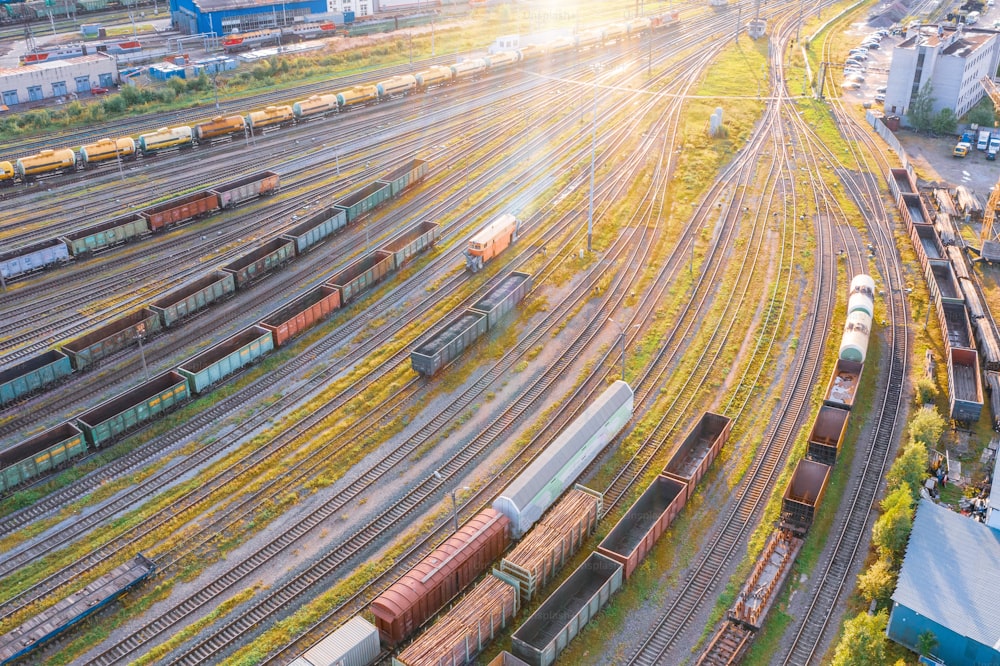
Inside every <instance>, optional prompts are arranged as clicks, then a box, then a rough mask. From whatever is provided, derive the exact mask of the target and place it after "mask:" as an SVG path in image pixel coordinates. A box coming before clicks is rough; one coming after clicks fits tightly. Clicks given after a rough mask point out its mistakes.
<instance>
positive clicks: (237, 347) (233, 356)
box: [177, 326, 274, 395]
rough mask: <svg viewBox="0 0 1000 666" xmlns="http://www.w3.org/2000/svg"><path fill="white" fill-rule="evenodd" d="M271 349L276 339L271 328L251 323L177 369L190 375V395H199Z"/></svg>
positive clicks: (186, 375)
mask: <svg viewBox="0 0 1000 666" xmlns="http://www.w3.org/2000/svg"><path fill="white" fill-rule="evenodd" d="M272 349H274V338H273V337H272V336H271V331H269V330H268V329H266V328H263V327H261V326H251V327H250V328H248V329H246V330H243V331H240V332H239V333H237V334H236V335H234V336H232V337H230V338H227V339H226V340H223V341H222V342H220V343H218V344H216V345H214V346H212V347H210V348H208V349H207V350H205V351H203V352H202V353H200V354H198V355H197V356H194V357H192V358H189V359H188V360H186V361H184V362H183V363H181V364H180V365H179V366H177V372H178V373H180V374H181V375H183V376H184V377H186V378H187V382H188V391H189V392H190V393H191V395H198V394H199V393H204V392H205V391H207V390H208V389H209V388H211V387H212V386H213V385H215V384H218V383H219V382H221V381H222V380H224V379H225V378H227V377H229V376H230V375H232V374H235V373H237V372H239V371H240V370H242V369H243V368H244V367H246V366H248V365H251V364H253V363H256V362H257V361H259V360H260V359H261V358H262V357H264V356H265V355H266V354H267V353H268V352H270V351H271V350H272Z"/></svg>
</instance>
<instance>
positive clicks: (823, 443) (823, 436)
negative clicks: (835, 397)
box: [806, 405, 851, 466]
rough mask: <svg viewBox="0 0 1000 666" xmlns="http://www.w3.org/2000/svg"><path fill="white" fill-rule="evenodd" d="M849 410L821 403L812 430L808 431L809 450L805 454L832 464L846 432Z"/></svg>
mask: <svg viewBox="0 0 1000 666" xmlns="http://www.w3.org/2000/svg"><path fill="white" fill-rule="evenodd" d="M850 415H851V412H850V411H849V410H846V409H844V408H842V407H830V406H829V405H823V406H822V407H820V408H819V414H817V415H816V422H815V423H813V428H812V432H810V433H809V450H808V451H807V453H806V455H807V456H808V457H809V459H810V460H815V461H816V462H819V463H823V464H824V465H830V466H833V464H834V463H835V462H837V457H838V456H839V455H840V447H841V446H843V444H844V437H845V436H846V434H847V418H848V417H849V416H850Z"/></svg>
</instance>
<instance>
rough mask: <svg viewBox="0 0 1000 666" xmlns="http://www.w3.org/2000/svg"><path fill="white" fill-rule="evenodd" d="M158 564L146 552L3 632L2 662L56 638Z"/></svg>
mask: <svg viewBox="0 0 1000 666" xmlns="http://www.w3.org/2000/svg"><path fill="white" fill-rule="evenodd" d="M155 570H156V566H155V565H154V564H153V563H152V562H150V561H149V560H147V559H146V558H145V557H143V556H142V555H136V556H135V558H134V559H132V560H131V561H130V562H128V563H126V564H122V565H120V566H117V567H115V568H114V569H112V570H111V571H110V572H108V573H107V574H105V575H103V576H101V577H100V578H98V579H97V580H95V581H94V582H92V583H90V584H89V585H87V586H86V587H84V588H82V589H79V590H77V591H75V592H73V593H71V594H69V595H68V596H67V597H66V598H64V599H62V600H60V601H58V602H56V603H55V604H54V605H52V606H50V607H49V608H46V609H45V610H43V611H42V612H41V613H39V614H38V615H35V616H34V617H32V618H30V619H28V620H26V621H25V622H24V623H23V624H21V626H19V627H17V628H16V629H14V630H13V631H11V632H10V633H8V634H5V635H3V636H0V663H4V664H6V663H8V662H10V661H14V659H16V658H18V657H20V656H22V655H25V654H28V653H29V652H31V651H32V650H34V649H36V648H38V647H39V646H41V645H43V644H44V643H46V642H47V641H49V640H51V639H53V638H55V637H56V636H58V635H59V634H61V633H62V632H64V631H66V630H67V629H69V628H70V627H72V626H73V625H75V624H77V623H78V622H80V621H81V620H83V619H84V618H86V617H87V616H89V615H91V614H93V613H96V612H97V611H99V610H101V609H102V608H104V607H105V606H107V605H108V604H109V603H111V602H112V601H114V600H115V599H117V598H118V597H120V596H121V595H122V594H124V593H125V592H128V591H129V590H131V589H132V588H134V587H135V586H136V585H138V584H139V583H141V582H142V581H144V580H145V579H146V578H148V577H149V575H150V574H152V573H153V572H154V571H155Z"/></svg>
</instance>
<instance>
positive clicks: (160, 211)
mask: <svg viewBox="0 0 1000 666" xmlns="http://www.w3.org/2000/svg"><path fill="white" fill-rule="evenodd" d="M217 210H219V195H217V194H215V193H214V192H210V191H209V190H202V191H201V192H195V193H194V194H187V195H184V196H182V197H177V198H176V199H171V200H170V201H165V202H163V203H161V204H156V205H155V206H150V207H149V208H144V209H143V210H141V211H139V214H140V215H142V216H143V217H145V218H146V220H147V221H148V222H149V230H150V231H154V232H156V231H162V230H163V229H166V228H167V227H171V226H174V225H176V224H184V223H185V222H189V221H191V220H193V219H195V218H197V217H201V216H202V215H207V214H208V213H214V212H215V211H217Z"/></svg>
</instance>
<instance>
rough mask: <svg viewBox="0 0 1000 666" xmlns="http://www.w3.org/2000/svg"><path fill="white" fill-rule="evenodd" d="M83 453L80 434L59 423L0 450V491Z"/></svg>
mask: <svg viewBox="0 0 1000 666" xmlns="http://www.w3.org/2000/svg"><path fill="white" fill-rule="evenodd" d="M86 452H87V443H86V442H85V441H84V439H83V433H81V432H80V429H79V428H77V427H76V426H75V425H73V424H72V423H62V424H60V425H57V426H56V427H54V428H49V429H48V430H46V431H45V432H43V433H40V434H38V435H35V436H34V437H31V438H29V439H26V440H24V441H23V442H21V443H19V444H15V445H14V446H11V447H9V448H6V449H3V450H0V491H3V492H6V491H8V490H10V489H11V488H13V487H14V486H16V485H18V484H20V483H24V482H25V481H30V480H31V479H34V478H35V477H37V476H40V475H42V474H44V473H45V472H48V471H50V470H52V469H55V468H56V467H59V466H60V465H62V464H63V463H65V462H67V461H69V460H72V459H73V458H76V457H77V456H82V455H83V454H84V453H86Z"/></svg>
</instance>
